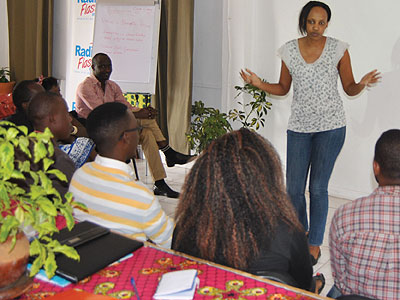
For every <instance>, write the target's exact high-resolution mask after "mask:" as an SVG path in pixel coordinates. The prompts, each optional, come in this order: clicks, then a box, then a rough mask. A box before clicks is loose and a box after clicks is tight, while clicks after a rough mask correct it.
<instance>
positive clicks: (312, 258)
mask: <svg viewBox="0 0 400 300" xmlns="http://www.w3.org/2000/svg"><path fill="white" fill-rule="evenodd" d="M320 257H321V250H319V252H318V257H317V258H315V257H314V256H313V255H311V254H310V258H311V264H312V265H313V266H315V265H316V264H317V263H318V260H319V258H320Z"/></svg>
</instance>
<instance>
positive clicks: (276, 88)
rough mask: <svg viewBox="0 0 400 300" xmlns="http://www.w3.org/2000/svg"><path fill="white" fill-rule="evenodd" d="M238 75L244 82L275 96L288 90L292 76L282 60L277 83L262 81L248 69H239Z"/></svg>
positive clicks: (284, 93)
mask: <svg viewBox="0 0 400 300" xmlns="http://www.w3.org/2000/svg"><path fill="white" fill-rule="evenodd" d="M240 76H241V77H242V78H243V80H244V81H245V82H246V83H249V84H251V85H254V86H255V87H257V88H259V89H261V90H263V91H266V92H267V93H269V94H271V95H276V96H283V95H286V94H287V93H288V92H289V89H290V85H291V83H292V76H291V75H290V73H289V70H288V68H287V67H286V65H285V63H284V62H283V61H282V67H281V75H280V78H279V82H278V83H268V82H263V81H262V80H261V79H260V77H258V76H257V74H256V73H253V72H252V71H250V70H249V69H246V70H245V71H243V70H241V71H240Z"/></svg>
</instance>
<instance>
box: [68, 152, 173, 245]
mask: <svg viewBox="0 0 400 300" xmlns="http://www.w3.org/2000/svg"><path fill="white" fill-rule="evenodd" d="M69 191H70V192H72V194H73V195H74V198H75V200H76V201H79V202H82V203H84V204H86V206H87V207H88V209H89V212H88V213H86V212H83V211H81V210H79V209H75V211H74V213H75V218H76V219H77V220H79V221H85V220H86V221H91V222H93V223H97V224H99V225H101V226H104V227H108V228H110V229H112V230H114V231H116V232H119V233H121V234H124V235H126V236H128V237H131V238H135V239H138V240H146V239H148V238H149V239H151V240H152V241H153V242H154V243H156V244H157V245H159V246H162V247H165V248H170V247H171V239H172V232H173V230H174V221H173V219H171V218H170V217H168V216H167V215H166V214H165V212H164V211H163V210H162V208H161V206H160V203H159V202H158V199H157V198H156V197H155V196H154V194H153V193H152V192H151V191H150V190H149V189H148V188H147V187H145V186H144V185H143V184H142V183H141V182H139V181H135V180H134V172H133V169H132V168H131V167H130V166H129V165H128V164H126V163H124V162H121V161H118V160H115V159H110V158H106V157H102V156H100V155H97V157H96V159H95V161H94V162H90V163H86V164H85V165H83V166H82V167H81V168H80V169H78V170H77V171H76V172H75V173H74V175H73V177H72V180H71V183H70V186H69Z"/></svg>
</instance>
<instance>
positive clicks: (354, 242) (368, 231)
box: [328, 129, 400, 300]
mask: <svg viewBox="0 0 400 300" xmlns="http://www.w3.org/2000/svg"><path fill="white" fill-rule="evenodd" d="M373 171H374V175H375V178H376V180H377V182H378V183H379V186H378V188H376V189H375V190H374V191H373V193H372V194H371V195H369V196H367V197H363V198H360V199H357V200H355V201H353V202H351V203H348V204H346V205H343V206H342V207H340V208H338V209H337V210H336V212H335V215H334V216H333V219H332V223H331V229H330V234H329V247H330V256H331V268H332V274H333V278H334V280H335V286H334V287H333V288H332V290H331V292H330V293H329V294H328V296H330V297H335V296H339V295H340V294H343V295H349V294H357V295H362V296H366V297H371V298H374V299H380V300H383V299H398V297H399V296H400V130H397V129H392V130H389V131H386V132H384V133H383V134H382V135H381V137H380V138H379V139H378V141H377V143H376V146H375V157H374V162H373Z"/></svg>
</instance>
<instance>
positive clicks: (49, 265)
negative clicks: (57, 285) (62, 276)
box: [44, 252, 57, 278]
mask: <svg viewBox="0 0 400 300" xmlns="http://www.w3.org/2000/svg"><path fill="white" fill-rule="evenodd" d="M44 270H45V271H46V276H47V277H48V278H52V277H53V276H54V274H55V273H56V270H57V263H56V256H55V255H54V253H53V252H48V254H47V258H46V261H45V262H44Z"/></svg>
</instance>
